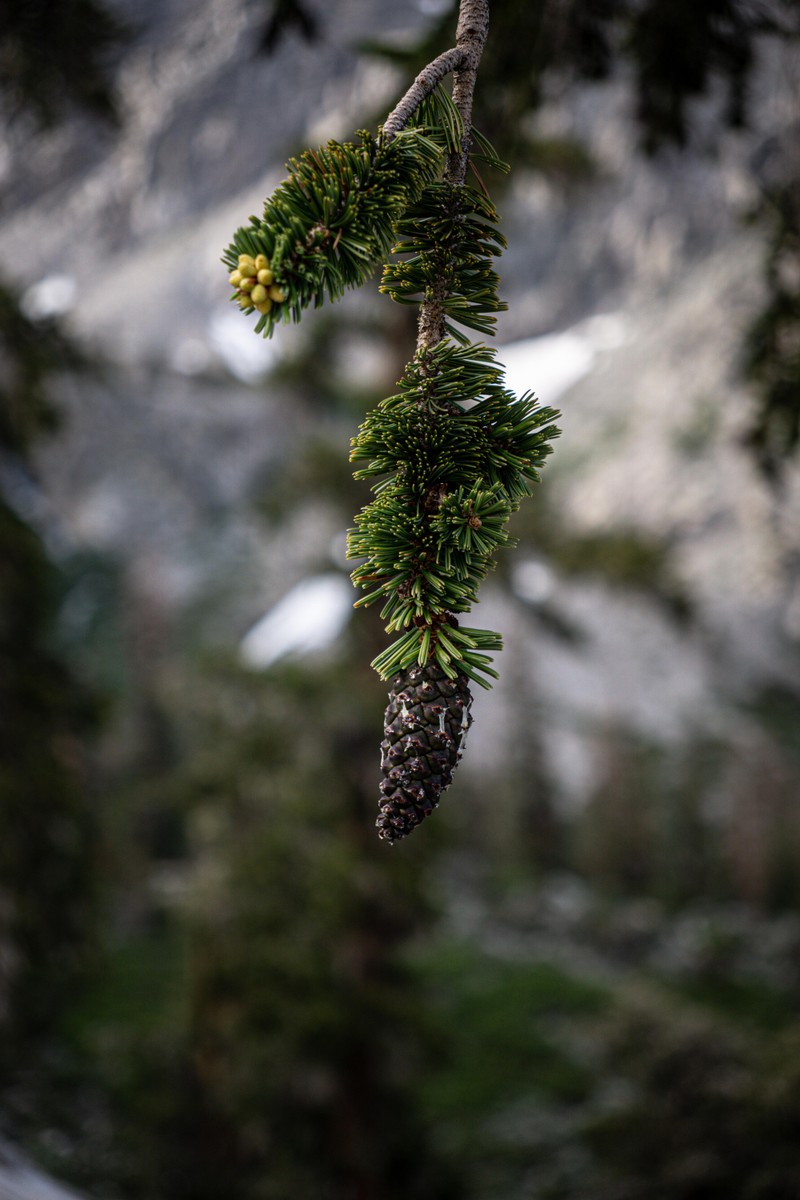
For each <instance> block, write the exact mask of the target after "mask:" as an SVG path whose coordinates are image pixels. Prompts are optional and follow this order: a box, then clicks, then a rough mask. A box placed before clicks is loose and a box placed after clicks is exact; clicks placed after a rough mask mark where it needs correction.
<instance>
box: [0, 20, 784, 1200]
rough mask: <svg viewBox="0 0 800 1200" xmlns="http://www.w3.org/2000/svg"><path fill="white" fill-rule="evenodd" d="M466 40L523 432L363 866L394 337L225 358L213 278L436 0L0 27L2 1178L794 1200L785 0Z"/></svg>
mask: <svg viewBox="0 0 800 1200" xmlns="http://www.w3.org/2000/svg"><path fill="white" fill-rule="evenodd" d="M491 13H492V17H491V27H490V33H489V42H488V45H487V49H486V52H485V54H484V58H483V61H482V64H481V68H480V72H479V76H478V85H477V92H476V113H475V119H476V123H477V125H478V127H479V129H481V131H482V132H483V133H484V134H486V135H487V136H488V137H489V138H490V139H491V140H492V142H493V143H494V144H495V146H496V147H497V149H498V151H499V152H500V154H501V155H502V156H503V157H505V158H507V159H508V160H509V162H510V163H511V165H512V168H513V169H512V173H511V175H510V176H509V177H508V178H504V177H503V176H500V175H499V174H497V173H496V172H493V171H492V170H490V169H487V170H486V171H485V180H484V181H485V183H486V186H487V187H488V188H489V190H490V191H491V194H492V196H493V199H494V200H495V202H496V204H497V206H498V208H499V210H500V213H501V216H502V218H503V223H502V228H503V232H504V234H505V235H506V237H507V238H508V242H509V248H508V250H507V251H506V253H505V254H504V256H503V258H502V259H501V260H500V263H499V270H500V273H501V276H502V284H501V294H502V296H503V299H505V300H506V301H507V302H508V305H509V308H508V312H506V313H504V314H502V315H501V317H500V320H499V332H498V337H497V341H498V343H499V344H500V350H499V355H500V358H501V360H502V361H503V362H504V363H505V364H506V365H507V368H508V378H509V382H510V384H511V386H512V387H514V388H515V389H516V390H517V391H518V392H520V393H521V392H523V391H525V390H526V389H528V388H531V389H533V390H535V391H536V393H537V394H538V395H539V396H540V398H541V400H542V402H543V403H544V404H549V405H555V406H556V407H558V408H560V409H561V411H562V418H561V420H560V425H561V427H562V429H563V435H562V437H561V438H560V439H559V442H558V443H557V444H556V450H555V453H554V455H553V457H552V459H551V461H550V463H549V464H548V467H547V470H546V471H545V474H544V482H543V483H542V484H541V485H540V486H539V487H538V489H537V491H536V494H535V496H534V498H533V500H531V501H528V502H526V505H525V507H524V508H523V509H522V510H521V511H520V513H519V514H517V515H516V516H515V517H514V519H513V522H512V532H513V533H514V535H515V536H516V537H517V538H518V539H519V546H518V547H517V548H516V549H515V550H509V551H503V552H502V553H501V555H500V564H499V567H498V570H497V572H496V573H495V574H494V575H493V576H492V577H490V579H489V580H488V581H487V583H486V584H485V586H484V589H483V590H482V593H481V605H482V607H481V609H480V610H479V614H478V616H479V618H480V623H481V624H487V625H490V626H492V627H495V628H498V629H502V630H503V633H504V638H505V647H506V648H505V650H504V652H503V653H501V654H500V655H498V658H497V665H498V667H499V670H500V673H501V679H500V681H499V683H498V684H497V685H496V686H495V687H494V689H493V690H492V692H491V693H487V694H485V695H484V694H481V695H479V696H477V697H476V700H475V705H474V714H475V725H474V727H473V729H472V730H471V732H470V740H469V747H468V750H467V752H466V755H465V758H464V762H463V763H462V765H461V766H460V768H459V772H458V775H457V777H456V780H455V782H454V784H453V787H452V789H451V790H450V791H449V792H448V793H447V794H446V796H445V798H444V800H443V803H442V806H441V808H440V809H439V811H438V812H437V813H436V814H435V816H434V817H433V818H432V819H431V820H430V821H427V822H426V823H425V825H424V827H423V828H422V829H420V830H419V831H417V832H416V833H415V835H414V837H413V838H409V839H408V840H407V841H405V842H403V843H402V845H399V846H397V847H395V848H393V849H392V848H391V847H390V846H388V845H385V844H382V843H380V842H379V841H378V840H377V838H376V836H375V829H374V821H375V816H376V814H377V802H378V789H377V785H378V780H379V776H380V770H379V768H380V757H379V750H378V743H379V740H380V730H381V721H382V712H383V708H384V705H385V701H386V688H385V686H384V685H383V684H381V682H380V681H379V680H378V679H377V677H376V676H375V674H374V673H373V672H372V671H371V670H370V668H369V665H368V664H369V661H370V659H371V658H372V657H373V656H374V655H375V654H376V653H377V651H378V650H379V649H380V648H381V647H382V645H383V631H382V628H381V622H380V619H379V618H378V616H377V614H376V613H374V612H373V610H370V611H369V612H368V613H363V612H360V611H359V613H357V614H356V615H355V616H352V618H351V613H352V603H353V601H354V600H355V599H356V595H355V593H354V592H353V589H352V586H351V584H350V581H349V579H348V575H347V572H348V569H349V564H348V563H347V562H346V561H345V553H344V551H345V546H344V534H345V530H346V529H347V528H348V526H350V525H351V524H352V519H353V514H354V513H355V512H356V510H357V509H358V508H360V507H361V505H363V504H364V503H366V501H367V498H368V495H367V488H366V485H364V484H357V483H355V482H354V481H353V479H352V476H351V466H350V464H349V462H348V452H349V445H350V438H351V437H352V435H353V434H354V433H355V431H356V429H357V427H358V424H359V423H360V422H361V421H362V420H363V417H364V414H365V413H366V411H367V410H368V409H369V408H370V407H372V405H373V404H375V403H376V402H377V400H379V399H380V398H381V397H382V396H384V395H387V394H389V393H390V392H391V391H392V389H393V388H394V385H395V382H396V380H397V379H398V378H399V376H400V374H401V372H402V369H403V365H404V363H405V362H406V360H407V359H408V357H409V356H410V354H411V352H412V350H413V345H414V339H415V329H414V324H413V316H410V315H409V314H410V311H411V310H405V309H403V308H402V307H401V306H399V305H393V304H392V303H391V302H390V301H389V300H388V299H387V298H385V297H382V298H378V297H377V294H376V289H375V288H371V287H370V286H369V285H368V286H367V287H366V288H364V289H363V290H362V291H361V292H359V293H353V294H351V295H349V296H348V297H347V298H346V299H345V301H344V302H342V303H341V304H339V305H338V306H337V307H335V308H324V309H322V310H320V311H319V312H316V313H309V314H308V315H307V316H306V317H305V318H304V321H303V325H302V326H301V327H297V328H286V329H285V330H281V331H279V332H278V333H277V334H276V336H275V337H274V338H273V339H272V341H270V342H264V341H262V340H260V339H259V338H257V337H255V336H254V335H253V333H252V329H251V325H252V324H253V321H252V320H248V319H247V318H245V317H243V316H242V315H241V313H239V312H238V311H237V310H236V309H235V306H233V305H230V304H229V302H228V295H229V291H228V289H227V287H226V280H225V271H224V268H223V267H222V265H221V263H220V256H221V254H222V251H223V249H224V247H225V246H226V244H227V242H228V241H229V239H230V235H231V232H232V230H233V229H234V228H235V227H236V226H237V225H238V224H241V223H242V221H243V220H246V218H247V215H248V214H249V213H250V212H259V211H260V210H261V205H262V202H263V198H264V196H265V195H267V194H268V193H269V192H270V191H271V190H272V189H273V188H274V187H275V185H276V184H277V183H278V182H279V181H280V179H281V178H282V177H283V174H284V166H283V164H284V162H285V160H286V159H287V157H288V156H289V155H291V154H293V153H296V152H297V151H298V150H299V149H301V148H302V147H304V146H306V145H316V144H318V143H320V142H324V141H325V140H326V139H327V138H329V137H336V138H346V137H348V136H350V135H351V133H352V132H353V130H355V129H358V128H365V127H368V128H371V129H375V128H376V127H377V125H378V123H379V122H380V121H381V120H382V119H383V118H384V117H385V115H386V114H387V113H388V112H389V110H390V109H391V107H392V105H393V104H394V103H395V101H396V99H397V97H398V96H399V95H400V94H402V92H403V91H404V90H405V88H406V86H407V84H408V83H409V82H410V80H411V79H412V78H413V76H414V74H415V73H416V71H418V70H419V69H420V67H421V66H422V65H423V64H424V63H425V62H427V61H429V60H430V58H431V57H432V56H433V55H435V54H436V53H438V52H439V51H440V50H441V49H443V48H445V47H446V46H447V45H450V44H451V43H452V40H453V36H452V35H453V29H454V27H455V7H454V6H453V4H451V3H449V2H448V0H415V2H414V3H409V4H407V5H397V4H390V3H389V2H388V0H359V2H358V3H356V2H355V0H341V2H340V3H336V4H323V3H321V0H274V2H273V3H267V2H266V0H196V2H194V3H187V2H186V0H169V2H167V3H164V2H163V0H159V2H156V0H138V2H137V3H134V2H133V0H113V3H112V0H104V2H103V3H102V4H101V3H100V0H43V2H41V3H36V4H32V3H23V2H22V0H11V3H8V4H6V5H5V6H4V8H3V10H2V12H0V112H1V115H0V120H2V125H3V139H2V145H0V540H1V542H2V552H1V553H0V1200H12V1198H13V1200H35V1198H37V1197H38V1198H39V1200H41V1198H42V1197H44V1196H45V1195H46V1196H47V1197H48V1200H49V1198H50V1197H52V1200H58V1198H59V1197H66V1196H67V1195H68V1194H72V1190H73V1189H74V1191H75V1192H77V1193H79V1194H81V1195H83V1196H87V1197H93V1198H95V1200H106V1198H108V1200H113V1198H120V1200H127V1198H131V1200H134V1198H135V1200H219V1198H220V1197H223V1196H236V1197H237V1198H239V1197H240V1198H241V1200H286V1197H288V1196H295V1195H296V1196H301V1197H304V1198H305V1197H309V1198H319V1200H395V1198H396V1200H401V1198H402V1200H448V1198H449V1197H453V1198H455V1197H458V1198H464V1200H523V1198H525V1200H578V1198H579V1197H580V1198H581V1200H584V1198H585V1197H587V1196H591V1197H592V1198H593V1200H645V1197H646V1198H647V1200H701V1198H709V1200H711V1198H717V1197H725V1198H726V1200H727V1198H737V1200H738V1198H741V1200H797V1198H798V1196H800V1183H799V1182H798V1181H799V1180H800V462H799V461H798V448H797V445H798V440H799V437H800V137H798V133H799V132H800V40H798V39H799V38H800V23H799V22H798V12H797V7H796V5H795V4H793V3H791V2H790V0H753V2H751V3H744V2H743V0H741V2H740V0H702V2H696V0H695V2H693V0H641V2H634V0H603V2H602V3H597V2H594V3H590V2H589V0H537V2H536V3H522V2H521V0H516V2H515V0H492V5H491ZM481 170H482V174H483V173H484V172H483V168H481ZM34 1164H36V1165H35V1166H34ZM43 1173H47V1174H48V1175H49V1176H52V1177H54V1178H55V1179H58V1180H60V1181H63V1190H62V1187H61V1185H59V1184H56V1183H54V1182H47V1181H46V1180H45V1176H44V1174H43ZM45 1189H51V1190H45ZM67 1189H70V1190H69V1192H68V1191H67Z"/></svg>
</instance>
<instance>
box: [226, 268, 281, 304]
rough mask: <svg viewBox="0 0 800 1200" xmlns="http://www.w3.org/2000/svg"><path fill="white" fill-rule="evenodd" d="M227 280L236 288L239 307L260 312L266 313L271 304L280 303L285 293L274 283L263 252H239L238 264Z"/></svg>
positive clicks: (273, 277)
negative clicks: (253, 254) (254, 253)
mask: <svg viewBox="0 0 800 1200" xmlns="http://www.w3.org/2000/svg"><path fill="white" fill-rule="evenodd" d="M229 280H230V283H231V286H232V287H235V288H236V291H237V292H238V295H237V296H236V299H237V300H238V302H239V307H240V308H255V309H256V310H257V311H258V312H260V313H268V312H269V311H270V309H271V308H272V306H273V304H282V303H283V301H284V300H285V299H286V293H285V292H284V291H283V289H282V288H279V287H278V285H277V283H275V276H274V275H273V273H272V271H271V270H270V265H269V259H268V258H267V256H266V255H265V254H257V255H256V256H255V258H254V257H253V256H252V255H251V254H240V255H239V265H238V267H237V268H236V270H235V271H231V273H230V276H229Z"/></svg>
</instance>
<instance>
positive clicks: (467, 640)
mask: <svg viewBox="0 0 800 1200" xmlns="http://www.w3.org/2000/svg"><path fill="white" fill-rule="evenodd" d="M399 387H400V390H399V392H398V393H397V394H396V395H394V396H390V397H389V398H388V399H386V400H384V401H382V402H381V403H380V404H379V405H378V407H377V408H376V409H375V410H374V411H373V412H372V413H371V414H370V415H369V416H368V417H367V419H366V421H365V422H364V423H363V425H362V426H361V428H360V431H359V433H358V436H357V437H356V438H355V439H354V440H353V448H352V451H351V456H350V457H351V460H352V461H354V462H356V463H362V462H363V463H364V465H363V466H359V467H358V468H357V469H356V471H355V472H354V475H355V478H356V479H367V478H370V477H374V476H383V477H384V478H381V479H380V480H379V482H378V483H377V484H376V485H375V486H374V489H373V490H374V491H375V492H376V498H375V499H374V500H373V501H372V503H371V504H369V505H367V506H366V507H365V508H363V509H362V510H361V512H360V513H359V514H358V516H357V517H356V525H355V528H354V529H352V530H351V531H350V533H349V541H348V555H349V557H351V558H360V559H363V561H362V562H361V563H360V564H359V565H358V566H357V567H356V569H355V570H354V571H353V582H354V583H355V584H357V585H358V586H360V587H363V588H364V589H365V593H366V594H365V595H364V596H362V597H361V599H360V600H358V601H357V605H358V606H362V607H366V606H368V605H370V604H374V603H376V602H377V601H382V602H383V607H382V609H381V616H382V617H383V619H384V620H386V622H387V626H386V628H387V632H390V633H399V634H400V636H399V637H398V638H397V640H396V641H395V642H394V643H393V644H392V646H390V647H389V649H388V650H387V651H385V652H384V653H383V654H381V655H379V656H378V657H377V658H376V659H375V661H374V663H373V666H374V667H375V669H376V670H377V671H378V672H379V674H380V675H381V676H382V677H384V678H387V677H388V676H389V675H391V674H392V673H394V672H395V671H396V670H398V669H402V668H403V667H406V666H408V665H409V664H410V663H412V662H415V661H416V662H419V663H420V665H424V663H425V662H426V661H427V660H428V659H429V658H435V659H436V661H437V662H438V663H439V665H440V666H441V667H442V669H443V670H444V671H445V672H446V673H448V674H451V673H452V672H453V671H454V670H455V664H456V663H457V664H458V667H459V669H460V670H462V671H463V672H464V673H465V674H467V675H469V677H470V678H472V679H476V680H477V681H478V682H480V683H484V679H483V676H484V675H486V674H494V672H493V671H490V670H487V666H488V663H489V659H488V658H487V656H486V654H485V651H487V650H489V649H492V650H498V649H500V646H501V642H500V637H499V635H498V634H496V633H494V632H492V631H490V630H470V631H469V633H468V634H467V635H466V637H465V636H464V634H465V632H466V631H460V630H458V626H457V625H456V624H455V619H454V615H455V614H456V613H462V612H466V611H468V610H469V609H470V608H471V607H472V605H473V604H475V603H477V599H478V595H477V592H478V587H479V585H480V583H481V581H482V580H483V579H484V578H485V576H486V574H487V572H488V571H489V570H490V569H491V567H492V565H493V555H494V552H495V550H497V549H498V548H499V547H500V546H502V545H505V544H506V543H507V542H508V533H507V530H506V525H507V522H508V519H509V517H510V516H511V514H512V512H514V511H515V510H516V509H517V508H518V507H519V503H520V500H521V499H522V498H523V496H526V495H528V494H529V492H530V484H532V483H534V482H536V481H537V480H538V479H539V470H540V468H541V467H542V466H543V464H544V462H545V460H546V458H547V456H548V454H549V453H550V451H551V446H550V440H551V439H552V438H553V437H554V436H555V435H556V434H557V432H558V430H557V429H556V428H555V426H554V424H553V422H554V420H555V418H556V416H557V414H556V413H555V411H554V410H553V409H551V408H540V407H539V406H538V405H537V402H536V400H535V399H534V398H533V397H532V396H531V395H526V396H523V397H521V398H517V397H516V396H515V395H514V393H513V392H510V391H508V389H507V388H506V387H505V385H504V382H503V376H502V370H501V368H500V367H499V366H498V364H497V363H496V361H495V352H494V351H493V350H490V349H488V348H487V347H485V346H474V345H467V346H463V345H457V344H455V343H453V342H452V341H450V340H449V339H445V340H443V341H441V342H439V343H437V345H436V346H434V347H433V348H432V349H430V350H427V349H424V348H423V349H421V350H419V351H418V352H417V355H416V356H415V358H414V359H413V360H412V362H411V363H410V364H409V366H408V368H407V369H406V373H405V375H404V377H403V379H402V380H401V382H400V385H399Z"/></svg>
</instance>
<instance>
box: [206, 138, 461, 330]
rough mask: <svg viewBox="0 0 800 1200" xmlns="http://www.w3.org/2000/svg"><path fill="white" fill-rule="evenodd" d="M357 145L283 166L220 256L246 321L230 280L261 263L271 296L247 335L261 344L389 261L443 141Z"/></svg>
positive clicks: (242, 293)
mask: <svg viewBox="0 0 800 1200" xmlns="http://www.w3.org/2000/svg"><path fill="white" fill-rule="evenodd" d="M359 136H360V138H361V141H360V143H358V144H357V143H353V142H344V143H340V142H335V141H330V142H328V144H327V146H324V147H320V148H319V149H317V150H304V151H303V153H302V154H301V155H300V156H299V157H298V158H292V159H290V160H289V163H288V166H289V176H288V178H287V179H286V180H285V181H284V182H283V183H282V184H280V186H279V187H278V188H276V190H275V191H274V192H273V193H272V195H271V196H270V197H269V198H268V200H267V201H266V202H265V205H264V213H263V216H262V217H260V218H259V217H255V216H254V217H251V218H250V224H249V225H246V226H243V227H242V228H240V229H237V231H236V233H235V234H234V235H233V240H232V241H231V244H230V246H228V248H227V250H226V251H225V253H224V255H223V261H224V262H225V263H226V265H227V266H228V267H229V269H230V271H231V283H232V285H233V286H234V288H236V291H235V292H234V296H233V298H235V299H237V300H238V301H239V303H240V305H241V306H242V308H243V309H244V310H245V311H246V312H252V311H253V310H254V309H257V308H258V305H257V303H255V302H253V301H252V295H251V293H252V290H253V289H252V287H251V288H249V289H248V287H247V286H245V287H244V288H242V281H241V279H237V278H236V273H237V272H238V271H240V268H241V266H242V265H243V264H242V259H244V260H246V262H247V260H252V262H253V263H255V260H256V259H257V258H259V257H261V258H263V261H264V262H265V263H266V267H264V268H262V269H265V270H267V271H268V272H269V273H270V275H271V276H272V279H271V286H272V288H274V289H275V292H273V294H272V296H271V297H270V300H271V303H270V304H269V306H268V307H266V308H264V309H263V310H261V309H259V312H260V315H259V319H258V323H257V324H256V332H257V333H263V335H264V337H269V336H270V335H271V334H272V332H273V329H274V328H275V325H276V324H277V323H278V322H279V321H284V322H286V321H299V320H300V318H301V315H302V312H303V309H305V308H308V307H309V306H312V305H313V306H314V307H315V308H317V307H319V306H320V305H321V304H323V303H324V301H325V300H326V299H328V300H336V299H338V298H339V297H340V296H341V295H342V294H343V293H344V292H345V291H346V289H347V288H351V287H360V286H361V284H363V283H365V282H366V281H367V280H368V279H369V278H370V276H371V275H372V274H373V272H374V271H375V269H376V267H377V266H378V265H379V264H381V263H382V262H384V261H385V259H386V257H387V256H388V254H389V251H390V249H391V246H392V242H393V239H394V226H395V222H396V221H397V220H398V219H399V217H400V216H401V214H402V213H403V212H405V211H406V209H407V208H408V207H409V205H410V204H412V203H413V202H414V201H415V200H416V199H417V198H418V196H419V194H420V192H421V190H422V188H423V187H424V186H425V184H426V183H428V182H431V181H432V180H434V179H435V178H436V177H437V176H438V174H439V173H440V171H441V167H442V158H443V153H444V150H445V149H446V145H447V140H446V136H445V135H444V133H443V134H441V135H440V136H438V137H436V136H430V133H429V132H428V131H427V127H422V126H415V127H412V128H409V129H406V130H403V131H401V132H400V133H398V134H397V136H396V137H394V138H393V139H392V140H391V141H387V140H385V139H383V138H374V137H372V136H371V135H370V134H369V133H366V132H363V131H362V132H361V134H360V135H359ZM245 265H246V263H245ZM246 278H247V277H246ZM249 278H253V276H250V277H249ZM255 278H256V279H257V271H256V272H255ZM253 286H258V284H255V285H253ZM277 292H279V293H280V295H281V297H282V299H280V300H277V299H276V298H275V295H276V293H277ZM262 303H263V302H262Z"/></svg>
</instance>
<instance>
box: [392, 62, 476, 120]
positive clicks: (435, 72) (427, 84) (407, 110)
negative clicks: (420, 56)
mask: <svg viewBox="0 0 800 1200" xmlns="http://www.w3.org/2000/svg"><path fill="white" fill-rule="evenodd" d="M464 58H465V53H464V48H463V47H462V46H453V47H452V48H451V49H450V50H445V51H444V52H443V53H442V54H440V55H439V57H438V58H435V59H434V60H433V62H429V63H428V65H427V67H425V68H424V69H423V70H422V71H420V73H419V75H418V76H417V78H416V79H415V80H414V82H413V83H412V85H411V87H410V88H409V89H408V91H407V92H406V94H405V96H403V98H402V100H400V102H399V103H398V104H396V105H395V107H394V108H393V109H392V111H391V112H390V113H389V116H388V117H387V118H386V121H385V123H384V126H383V136H384V138H385V139H386V140H387V141H388V140H389V139H390V138H393V137H394V135H395V134H396V133H399V132H400V130H401V129H403V128H405V126H406V124H407V123H408V121H409V120H410V119H411V117H413V115H414V113H415V112H416V111H417V109H418V108H419V106H420V104H422V101H423V100H425V99H427V97H428V96H430V94H431V92H432V91H433V90H434V89H435V88H436V87H438V85H439V84H440V83H441V82H442V80H443V79H444V77H445V75H449V74H450V72H451V71H455V69H456V68H457V67H460V66H461V64H462V63H463V62H464Z"/></svg>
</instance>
